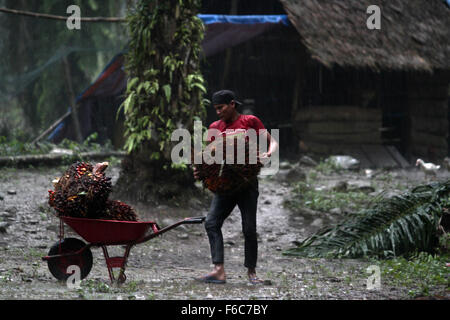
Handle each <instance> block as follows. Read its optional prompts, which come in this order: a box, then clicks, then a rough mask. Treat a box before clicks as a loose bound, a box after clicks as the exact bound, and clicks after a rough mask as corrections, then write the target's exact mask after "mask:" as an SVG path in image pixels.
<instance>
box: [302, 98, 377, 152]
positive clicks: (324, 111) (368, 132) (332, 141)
mask: <svg viewBox="0 0 450 320" xmlns="http://www.w3.org/2000/svg"><path fill="white" fill-rule="evenodd" d="M381 127H382V112H381V110H380V109H372V108H370V109H369V108H361V107H358V106H311V107H307V108H301V109H299V110H298V112H297V113H296V115H295V118H294V129H295V131H296V133H297V134H298V136H299V137H300V139H301V140H302V141H303V143H304V144H305V145H306V147H307V149H308V152H312V153H315V154H319V155H329V154H339V153H343V152H345V151H347V150H348V149H349V147H350V148H351V147H353V146H355V147H356V146H360V145H372V144H373V145H380V144H381V133H380V128H381Z"/></svg>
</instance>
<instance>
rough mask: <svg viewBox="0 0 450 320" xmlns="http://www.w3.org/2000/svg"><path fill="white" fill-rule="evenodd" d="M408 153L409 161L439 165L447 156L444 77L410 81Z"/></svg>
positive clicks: (447, 130) (424, 77) (447, 93)
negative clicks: (420, 160)
mask: <svg viewBox="0 0 450 320" xmlns="http://www.w3.org/2000/svg"><path fill="white" fill-rule="evenodd" d="M408 86H409V88H408V103H409V120H410V137H409V138H410V139H409V143H410V146H409V149H410V153H411V155H412V157H420V158H423V159H424V160H426V161H433V162H439V161H442V159H444V157H446V156H447V155H448V133H449V127H448V126H449V124H448V103H449V82H448V80H446V78H444V77H426V76H423V77H420V78H419V77H414V78H411V79H409V85H408Z"/></svg>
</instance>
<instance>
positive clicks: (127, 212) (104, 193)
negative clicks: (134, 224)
mask: <svg viewBox="0 0 450 320" xmlns="http://www.w3.org/2000/svg"><path fill="white" fill-rule="evenodd" d="M107 167H108V162H102V163H97V164H95V165H92V164H90V163H86V162H77V163H74V164H72V165H71V166H70V167H69V169H67V170H66V172H64V174H63V175H62V176H61V177H60V178H56V179H55V180H53V186H54V190H49V200H48V203H49V205H50V206H51V207H53V208H54V209H55V210H56V212H57V215H58V216H69V217H77V218H92V219H110V220H128V221H137V215H136V213H135V212H134V210H133V209H132V208H131V207H130V206H128V205H127V204H125V203H123V202H120V201H116V200H108V197H109V194H110V193H111V191H112V184H111V178H109V177H107V176H106V175H105V170H106V168H107Z"/></svg>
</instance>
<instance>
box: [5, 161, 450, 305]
mask: <svg viewBox="0 0 450 320" xmlns="http://www.w3.org/2000/svg"><path fill="white" fill-rule="evenodd" d="M64 170H65V167H57V168H38V169H36V168H30V169H11V168H9V169H8V168H6V169H1V170H0V199H2V200H0V299H51V300H53V299H62V300H73V299H108V300H109V299H114V300H115V299H119V300H121V299H123V300H125V299H138V300H139V299H170V300H171V299H238V300H239V299H250V300H252V299H274V300H279V299H295V300H297V299H338V300H340V299H358V300H359V299H361V300H364V299H411V296H410V295H408V290H409V288H404V287H396V286H393V285H392V284H390V283H389V281H387V280H386V279H381V288H380V289H378V290H369V289H368V288H367V285H366V284H367V279H368V276H369V274H368V273H367V268H368V266H369V265H370V263H369V262H368V261H365V260H349V259H345V260H326V259H300V258H295V257H291V256H284V255H282V251H283V250H286V249H289V248H292V247H293V246H294V245H295V243H296V242H298V241H300V240H302V239H304V238H305V237H307V236H308V235H310V234H311V233H312V232H314V231H316V230H317V229H318V228H320V227H321V226H324V225H328V224H333V223H335V222H336V221H338V219H341V218H342V215H341V214H340V213H315V214H314V215H311V214H309V213H308V211H305V212H303V211H302V212H301V213H299V212H292V211H291V210H289V209H287V208H285V207H284V206H283V201H284V200H286V199H288V198H289V197H291V195H292V193H291V191H290V188H291V186H290V185H289V184H288V183H286V181H285V180H284V177H285V176H283V175H286V172H288V169H285V170H281V171H280V173H279V174H278V175H277V176H275V177H271V178H261V179H260V197H259V202H258V206H259V208H258V239H259V260H258V269H257V271H258V274H259V276H260V277H262V278H263V279H265V280H268V281H267V283H266V284H265V285H257V286H255V285H251V284H249V283H248V281H247V278H246V274H245V272H246V270H245V268H244V266H243V257H244V253H243V237H242V232H241V219H240V213H239V211H238V209H237V208H236V209H235V210H234V211H233V213H232V215H231V216H230V218H229V219H228V220H226V222H225V224H224V227H223V233H224V240H225V259H226V264H225V267H226V272H227V283H226V284H225V285H213V284H203V283H198V282H196V281H194V280H193V279H194V278H195V277H198V276H201V275H203V274H205V273H207V272H209V271H210V269H211V267H212V265H211V260H210V252H209V244H208V240H207V236H206V233H205V230H204V227H203V225H186V226H181V227H178V228H177V229H174V230H172V231H169V232H167V233H166V234H164V235H163V236H162V237H160V238H156V239H153V240H150V241H148V242H146V243H143V244H140V245H137V246H135V247H133V248H132V250H131V254H130V258H129V261H128V265H127V270H126V275H127V280H126V282H125V283H124V284H123V285H121V286H119V287H118V286H114V285H111V284H110V282H109V278H108V272H107V268H106V265H105V261H104V259H103V254H102V250H101V249H100V248H93V249H92V253H93V257H94V265H93V268H92V270H91V272H90V274H89V275H88V276H87V278H86V279H84V280H83V281H82V282H81V287H80V288H78V289H76V288H75V289H70V288H68V286H67V285H66V283H61V282H58V281H57V280H56V279H55V278H53V276H52V275H51V274H50V272H49V270H48V268H47V263H46V262H44V261H42V260H41V257H42V256H45V255H47V253H48V250H49V248H50V247H51V245H52V244H54V243H55V242H56V241H57V240H58V226H59V224H58V220H57V219H56V218H55V217H54V216H53V214H52V211H51V210H50V208H49V207H48V205H47V195H48V192H47V190H48V189H51V188H52V185H51V181H52V180H53V179H54V178H55V177H58V176H60V175H61V173H62V172H63V171H64ZM107 174H108V176H111V177H112V178H113V183H114V182H115V181H116V180H117V178H118V175H119V169H118V167H117V166H112V167H110V168H109V169H108V171H107ZM382 174H384V175H388V176H389V177H390V179H391V180H389V179H388V180H389V181H388V180H386V179H385V180H383V181H385V182H386V185H391V186H392V188H393V189H395V187H398V188H400V187H401V186H403V187H405V188H406V187H407V186H410V185H414V184H415V183H418V182H423V179H424V177H423V174H422V173H421V172H418V171H417V170H416V169H415V168H412V169H410V170H392V171H389V172H388V173H385V172H383V173H382ZM440 175H441V176H439V179H447V178H448V172H447V171H443V173H442V174H440ZM319 178H320V177H319ZM343 179H345V180H346V181H356V182H358V183H362V182H368V181H369V182H370V179H373V177H372V178H370V177H368V176H367V175H366V173H365V172H364V171H359V172H350V171H349V172H344V173H341V174H339V175H331V176H327V177H325V176H323V177H322V180H320V179H317V181H318V182H317V183H318V184H323V185H324V186H326V185H330V184H332V183H335V182H336V181H340V180H343ZM393 182H395V183H393ZM372 185H375V188H376V189H378V186H379V184H378V183H375V184H374V183H373V181H372ZM376 191H381V190H376ZM119 200H120V199H119ZM205 203H206V204H202V203H198V202H195V201H194V200H193V201H190V202H189V203H187V204H178V206H171V207H170V206H168V205H159V206H157V207H150V206H144V205H141V204H132V203H130V204H131V205H133V206H134V207H135V208H136V210H137V211H138V213H139V214H140V218H141V220H154V221H156V222H157V223H158V224H159V225H161V226H164V225H170V224H172V223H174V222H176V221H178V220H179V219H182V218H184V217H188V216H203V215H206V214H207V211H208V200H206V201H205ZM67 236H75V237H78V238H79V236H77V235H76V234H74V233H72V232H71V231H70V230H68V228H66V237H67ZM110 251H111V252H110V253H111V254H112V255H120V254H122V252H123V248H122V247H120V246H116V247H111V248H110ZM436 289H439V288H436Z"/></svg>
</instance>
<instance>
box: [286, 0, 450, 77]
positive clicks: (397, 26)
mask: <svg viewBox="0 0 450 320" xmlns="http://www.w3.org/2000/svg"><path fill="white" fill-rule="evenodd" d="M280 1H281V2H282V3H283V6H284V8H285V10H286V12H287V14H288V17H289V20H290V21H291V22H292V24H293V25H294V26H295V28H296V29H297V31H298V32H299V34H300V37H301V41H302V42H303V44H304V45H305V46H306V47H307V48H308V49H309V51H310V53H311V56H312V57H313V58H314V59H317V60H318V61H320V62H321V63H323V64H324V65H326V66H329V67H330V66H332V65H333V64H337V65H340V66H343V67H346V66H352V67H357V68H360V67H361V68H366V67H368V68H371V69H373V70H381V69H384V70H386V69H390V70H421V71H433V70H450V9H449V8H448V6H447V5H446V4H445V3H444V2H443V1H442V0H377V1H373V0H280ZM372 4H376V5H378V6H379V7H380V9H381V29H380V30H376V29H375V30H369V29H368V28H367V24H366V23H367V19H368V18H369V16H370V14H368V13H366V10H367V7H368V6H369V5H372Z"/></svg>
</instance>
